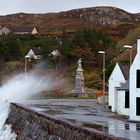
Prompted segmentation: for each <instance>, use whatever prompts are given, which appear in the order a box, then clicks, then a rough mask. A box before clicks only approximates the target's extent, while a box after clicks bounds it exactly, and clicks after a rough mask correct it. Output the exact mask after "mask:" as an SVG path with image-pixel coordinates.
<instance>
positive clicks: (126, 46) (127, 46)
mask: <svg viewBox="0 0 140 140" xmlns="http://www.w3.org/2000/svg"><path fill="white" fill-rule="evenodd" d="M123 47H124V48H127V49H130V66H131V64H132V46H130V45H124V46H123Z"/></svg>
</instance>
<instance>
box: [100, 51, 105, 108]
mask: <svg viewBox="0 0 140 140" xmlns="http://www.w3.org/2000/svg"><path fill="white" fill-rule="evenodd" d="M98 53H99V54H102V55H103V70H102V71H103V105H104V107H105V52H104V51H98Z"/></svg>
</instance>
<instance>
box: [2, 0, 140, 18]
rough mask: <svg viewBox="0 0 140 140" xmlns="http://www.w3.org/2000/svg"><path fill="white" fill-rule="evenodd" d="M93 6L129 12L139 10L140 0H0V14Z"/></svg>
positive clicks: (46, 11)
mask: <svg viewBox="0 0 140 140" xmlns="http://www.w3.org/2000/svg"><path fill="white" fill-rule="evenodd" d="M95 6H115V7H118V8H121V9H124V10H126V11H128V12H131V13H137V12H140V0H0V15H7V14H12V13H19V12H25V13H48V12H59V11H66V10H70V9H76V8H82V7H95Z"/></svg>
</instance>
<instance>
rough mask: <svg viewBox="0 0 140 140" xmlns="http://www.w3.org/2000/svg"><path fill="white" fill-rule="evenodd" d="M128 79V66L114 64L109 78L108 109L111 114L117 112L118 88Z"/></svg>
mask: <svg viewBox="0 0 140 140" xmlns="http://www.w3.org/2000/svg"><path fill="white" fill-rule="evenodd" d="M128 78H129V66H128V65H125V66H123V65H121V64H119V63H116V65H115V67H114V69H113V71H112V73H111V75H110V77H109V108H110V109H111V111H112V112H117V111H118V104H119V102H120V101H119V98H120V97H119V96H118V88H121V87H122V86H123V85H124V84H125V83H126V82H127V80H128Z"/></svg>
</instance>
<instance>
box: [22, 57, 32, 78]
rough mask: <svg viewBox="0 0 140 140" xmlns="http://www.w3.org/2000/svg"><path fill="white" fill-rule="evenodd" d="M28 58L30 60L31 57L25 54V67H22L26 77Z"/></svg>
mask: <svg viewBox="0 0 140 140" xmlns="http://www.w3.org/2000/svg"><path fill="white" fill-rule="evenodd" d="M28 59H29V60H30V59H31V57H30V56H29V55H26V56H25V67H24V72H25V77H26V73H27V61H28Z"/></svg>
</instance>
